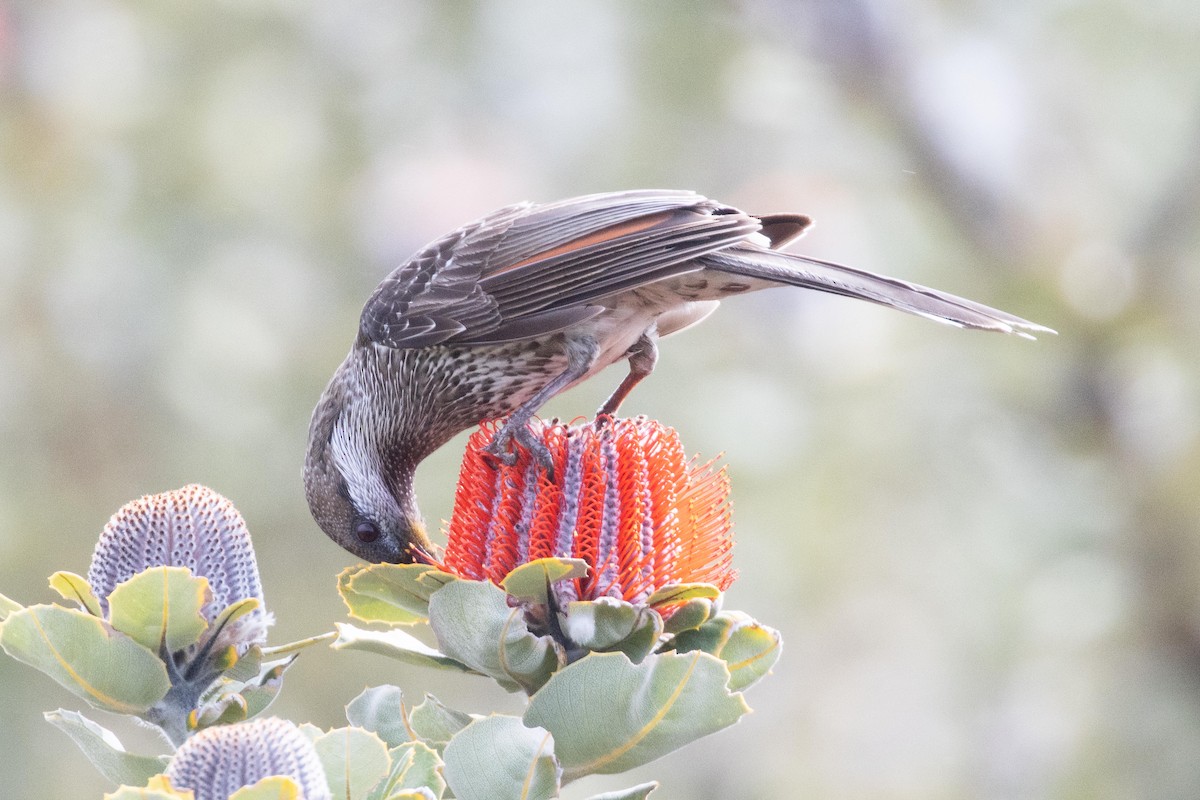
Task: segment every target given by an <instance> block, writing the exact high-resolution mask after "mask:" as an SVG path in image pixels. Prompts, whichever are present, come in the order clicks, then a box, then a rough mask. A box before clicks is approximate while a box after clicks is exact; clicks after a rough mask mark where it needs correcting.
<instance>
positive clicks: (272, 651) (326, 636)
mask: <svg viewBox="0 0 1200 800" xmlns="http://www.w3.org/2000/svg"><path fill="white" fill-rule="evenodd" d="M336 638H337V634H336V633H335V632H333V631H329V632H328V633H319V634H317V635H316V636H309V637H308V638H307V639H297V640H296V641H294V642H288V643H287V644H277V645H273V646H271V647H264V648H262V652H263V657H264V658H277V657H279V656H288V655H291V654H292V653H298V652H300V651H301V650H304V649H306V648H309V647H312V646H313V645H318V644H324V643H326V642H332V641H333V640H334V639H336Z"/></svg>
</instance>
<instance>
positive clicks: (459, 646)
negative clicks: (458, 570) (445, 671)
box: [429, 580, 558, 691]
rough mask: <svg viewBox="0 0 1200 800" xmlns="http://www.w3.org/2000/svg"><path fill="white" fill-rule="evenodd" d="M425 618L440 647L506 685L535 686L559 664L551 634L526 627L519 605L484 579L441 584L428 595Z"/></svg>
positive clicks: (542, 681)
mask: <svg viewBox="0 0 1200 800" xmlns="http://www.w3.org/2000/svg"><path fill="white" fill-rule="evenodd" d="M429 624H430V627H432V628H433V633H434V635H435V636H436V637H437V640H438V645H439V646H440V647H441V648H442V652H444V653H445V654H446V655H447V656H450V657H451V658H453V659H455V660H457V661H460V662H462V663H463V664H466V665H467V666H468V667H470V668H471V669H473V670H475V671H476V672H480V673H483V674H484V675H488V676H490V677H491V678H492V679H494V680H495V681H496V682H497V683H499V684H500V685H501V686H503V687H505V688H506V689H509V690H510V691H511V690H514V689H517V688H523V689H525V690H526V691H532V690H534V689H536V688H537V687H538V686H540V685H541V684H542V683H544V682H545V681H546V679H547V678H549V676H550V674H551V673H552V672H553V671H554V669H555V668H556V667H557V666H558V653H557V651H556V650H555V649H554V647H553V645H552V644H551V640H550V637H548V636H535V635H533V634H532V633H530V632H529V629H528V628H527V627H526V626H525V620H524V616H523V612H522V611H521V609H520V608H509V606H508V598H507V596H506V595H505V593H504V592H503V591H502V590H501V589H500V588H499V587H497V586H495V585H494V584H492V583H488V582H487V581H467V580H459V581H455V582H454V583H451V584H447V585H446V586H444V587H442V589H441V590H439V591H438V592H437V594H435V595H434V596H433V597H431V598H430V600H429Z"/></svg>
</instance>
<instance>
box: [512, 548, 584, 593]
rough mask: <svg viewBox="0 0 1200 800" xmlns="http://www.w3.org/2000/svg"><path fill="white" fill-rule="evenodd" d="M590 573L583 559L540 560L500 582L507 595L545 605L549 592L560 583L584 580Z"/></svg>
mask: <svg viewBox="0 0 1200 800" xmlns="http://www.w3.org/2000/svg"><path fill="white" fill-rule="evenodd" d="M587 573H588V565H587V562H586V561H584V560H583V559H582V558H539V559H536V560H534V561H530V562H528V563H526V564H522V565H521V566H519V567H517V568H516V569H514V570H513V571H512V572H510V573H508V575H506V576H505V577H504V580H502V581H500V585H501V586H502V587H504V591H505V593H506V594H509V595H511V596H513V597H519V598H521V599H522V600H530V601H532V602H534V603H541V604H543V605H545V604H546V603H547V602H549V596H548V595H547V590H548V589H549V588H550V587H551V586H553V585H554V584H555V583H557V582H558V581H563V580H568V579H571V578H583V577H585V576H586V575H587Z"/></svg>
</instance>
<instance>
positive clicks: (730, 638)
mask: <svg viewBox="0 0 1200 800" xmlns="http://www.w3.org/2000/svg"><path fill="white" fill-rule="evenodd" d="M782 647H783V639H782V637H781V636H780V635H779V631H777V630H775V629H774V628H768V627H767V626H765V625H761V624H759V623H758V622H756V621H755V620H754V619H752V618H751V617H749V616H747V615H746V614H743V613H741V612H739V611H722V612H721V613H720V614H717V615H716V616H715V617H713V618H712V619H711V620H709V621H708V622H706V623H704V624H703V625H701V626H700V627H699V628H696V629H695V630H690V631H684V632H683V633H681V634H679V635H678V636H676V637H675V649H676V650H677V651H678V652H681V653H685V652H689V651H692V650H702V651H704V652H705V653H711V654H712V655H714V656H716V657H717V658H720V659H721V660H722V661H724V662H725V663H726V666H728V668H729V676H730V677H729V688H730V689H732V690H733V691H735V692H738V691H741V690H743V689H745V688H746V687H748V686H751V685H753V684H754V683H756V682H758V681H759V680H760V679H761V678H762V677H763V676H764V675H766V674H767V673H769V672H770V671H771V667H773V666H774V665H775V662H776V661H778V660H779V653H780V651H781V649H782Z"/></svg>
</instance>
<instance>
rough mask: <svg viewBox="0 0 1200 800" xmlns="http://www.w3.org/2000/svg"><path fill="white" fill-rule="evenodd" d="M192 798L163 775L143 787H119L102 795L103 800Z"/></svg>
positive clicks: (182, 799)
mask: <svg viewBox="0 0 1200 800" xmlns="http://www.w3.org/2000/svg"><path fill="white" fill-rule="evenodd" d="M194 797H195V795H194V794H193V793H192V792H191V791H190V790H188V789H175V788H173V787H172V786H171V781H169V780H168V779H167V777H166V776H165V775H158V776H155V777H153V778H151V779H150V783H149V784H148V785H147V786H145V787H141V788H138V787H135V786H121V787H119V788H118V789H117V790H116V791H115V792H109V793H108V794H106V795H104V800H193V799H194Z"/></svg>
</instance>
